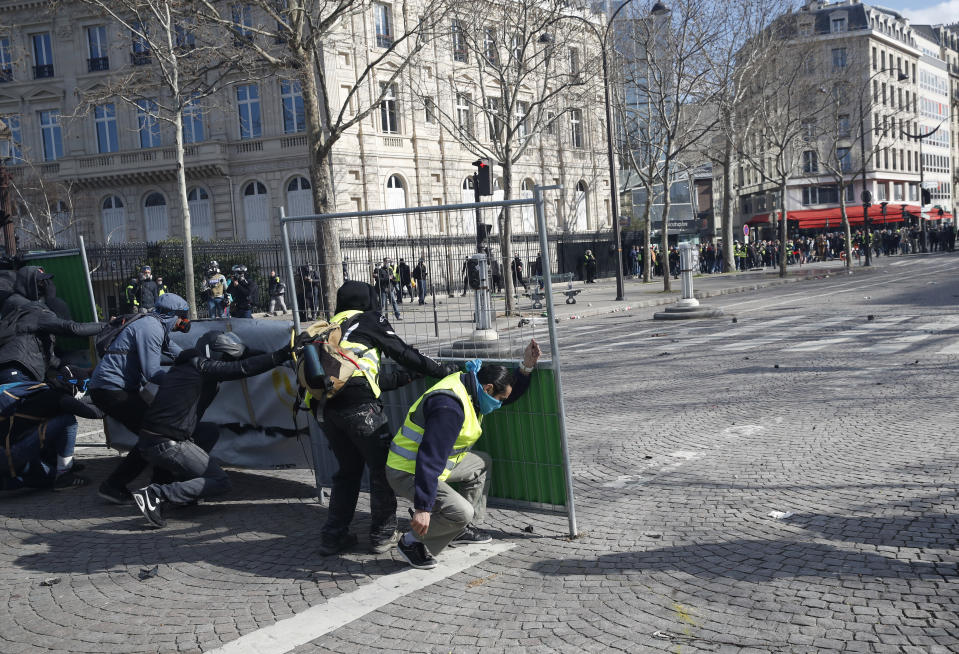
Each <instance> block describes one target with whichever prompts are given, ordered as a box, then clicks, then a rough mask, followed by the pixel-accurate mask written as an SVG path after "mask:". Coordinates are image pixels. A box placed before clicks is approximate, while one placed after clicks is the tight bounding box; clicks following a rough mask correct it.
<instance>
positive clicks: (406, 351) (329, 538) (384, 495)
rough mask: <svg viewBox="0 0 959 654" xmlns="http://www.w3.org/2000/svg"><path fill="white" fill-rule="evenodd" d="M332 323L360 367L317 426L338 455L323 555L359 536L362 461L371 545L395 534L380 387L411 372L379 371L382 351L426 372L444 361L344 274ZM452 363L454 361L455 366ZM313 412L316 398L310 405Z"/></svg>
mask: <svg viewBox="0 0 959 654" xmlns="http://www.w3.org/2000/svg"><path fill="white" fill-rule="evenodd" d="M332 322H335V323H339V324H340V325H342V330H343V336H342V339H341V340H340V347H342V348H344V349H346V350H349V351H350V352H351V353H352V355H353V356H355V357H356V359H357V361H358V362H359V363H360V365H361V366H362V370H360V371H357V372H355V373H354V374H353V377H352V378H351V379H350V380H349V381H348V382H347V383H346V385H344V386H343V388H342V389H341V390H340V392H339V393H337V394H336V395H335V396H333V397H332V398H330V399H329V400H328V401H327V402H326V405H325V406H324V407H323V414H322V415H323V432H324V433H325V434H326V438H327V440H329V443H330V449H331V450H332V451H333V455H334V456H335V457H336V461H337V464H338V469H337V471H336V474H335V475H333V488H332V491H331V494H330V508H329V512H328V513H327V518H326V524H325V525H323V529H322V531H321V534H320V548H319V551H320V554H322V555H323V556H329V555H332V554H336V553H337V552H342V551H343V550H346V549H349V548H350V547H352V546H353V545H355V544H356V543H357V537H356V536H355V535H354V534H351V533H350V531H349V530H350V523H351V522H352V521H353V514H354V513H355V511H356V501H357V499H358V497H359V493H360V481H361V480H362V478H363V468H364V467H368V468H369V470H370V514H371V517H372V525H371V526H370V535H369V537H370V549H371V550H372V551H373V552H385V551H386V550H388V549H389V548H390V547H391V546H392V545H393V544H394V543H396V540H397V539H398V538H399V534H398V532H397V531H396V495H395V494H394V493H393V489H392V488H390V485H389V483H387V481H386V472H385V467H386V457H387V454H388V452H389V447H390V439H391V438H392V436H393V434H392V432H391V431H390V427H389V425H388V424H387V419H386V414H385V413H384V411H383V402H382V401H381V400H380V392H381V390H384V389H385V390H390V389H393V388H397V387H399V386H403V385H405V384H407V383H409V382H410V381H411V380H412V377H411V375H410V374H409V372H407V371H406V370H403V369H397V371H396V372H395V373H394V374H393V375H389V376H388V375H385V374H383V373H382V372H381V370H380V359H381V357H382V355H383V354H386V355H388V356H389V357H390V359H392V360H393V361H395V362H397V363H398V364H400V365H401V366H403V367H404V368H406V369H408V370H410V371H413V372H416V373H419V374H421V375H430V376H431V377H437V378H441V377H445V376H446V375H448V374H449V373H450V372H451V369H450V367H449V366H444V365H442V364H440V363H437V362H436V361H434V360H433V359H431V358H429V357H428V356H426V355H424V354H421V353H420V352H419V351H418V350H417V349H416V348H414V347H411V346H410V345H407V344H406V343H405V342H404V341H403V339H401V338H400V337H399V336H397V335H396V333H395V332H394V331H393V327H392V326H391V325H390V323H389V321H388V320H387V318H386V316H385V315H381V314H380V313H379V312H378V311H377V291H376V289H374V288H373V287H372V286H371V285H370V284H366V283H364V282H359V281H348V282H345V283H344V284H343V286H341V287H340V288H339V290H338V291H337V292H336V313H335V314H334V315H333V318H332ZM454 369H455V367H454ZM311 408H312V410H313V411H314V413H315V412H316V411H317V407H316V404H315V403H314V404H313V406H312V407H311Z"/></svg>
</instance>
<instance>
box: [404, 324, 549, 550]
mask: <svg viewBox="0 0 959 654" xmlns="http://www.w3.org/2000/svg"><path fill="white" fill-rule="evenodd" d="M539 355H540V349H539V345H538V344H537V343H536V341H535V340H531V341H530V342H529V345H527V346H526V351H525V352H524V353H523V363H522V365H521V366H520V367H519V368H518V369H517V370H515V371H514V372H512V373H511V372H510V371H509V370H508V369H507V368H506V367H505V366H498V365H483V362H482V361H480V360H479V359H475V360H473V361H470V362H468V363H467V364H466V372H464V373H459V372H457V373H454V374H452V375H449V376H448V377H445V378H443V379H441V380H440V381H439V382H437V383H436V384H434V385H433V386H432V387H431V388H430V389H429V390H427V391H426V393H424V394H423V395H422V396H421V397H420V398H419V399H418V400H417V401H416V402H415V403H414V404H413V406H412V407H410V410H409V412H408V413H407V415H406V422H404V423H403V427H402V428H400V430H399V431H398V432H397V434H396V436H394V437H393V442H392V443H391V444H390V453H389V456H388V457H387V459H386V478H387V480H388V481H389V483H390V485H391V486H392V487H393V490H394V491H396V494H397V495H398V496H400V497H405V498H406V499H408V500H410V501H411V502H413V509H414V510H413V519H412V521H411V522H410V527H411V528H412V531H409V532H407V533H406V534H404V535H403V537H402V538H401V539H400V541H399V543H397V549H398V550H399V553H400V555H401V556H402V557H403V558H404V559H406V561H407V562H408V563H409V564H410V565H411V566H413V567H414V568H420V569H429V568H434V567H436V559H435V558H433V557H434V556H436V555H438V554H439V553H440V552H442V551H443V549H444V548H446V546H447V545H449V544H450V543H451V542H459V543H488V542H489V541H490V540H492V539H491V538H490V536H489V535H488V534H484V533H483V532H480V531H477V530H476V529H475V528H474V527H473V525H474V524H477V523H479V522H482V520H483V518H484V517H485V515H486V495H487V493H488V490H489V483H488V475H489V468H490V463H491V461H490V458H489V456H488V455H487V454H484V453H482V452H471V451H470V450H471V449H472V447H473V445H474V444H475V443H476V441H477V440H479V437H480V436H481V435H482V434H483V429H482V420H483V416H484V415H486V414H488V413H490V412H492V411H495V410H496V409H498V408H500V406H502V405H503V404H511V403H513V402H515V401H516V400H518V399H519V398H520V397H522V395H523V393H525V392H526V389H527V388H529V381H530V374H531V373H532V372H533V369H534V368H535V367H536V362H537V361H538V360H539ZM450 484H457V485H458V486H459V492H457V491H456V490H454V489H453V488H452V486H450Z"/></svg>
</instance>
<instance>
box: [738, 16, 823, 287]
mask: <svg viewBox="0 0 959 654" xmlns="http://www.w3.org/2000/svg"><path fill="white" fill-rule="evenodd" d="M795 34H796V20H795V16H793V15H786V16H783V17H780V18H779V19H777V20H776V21H775V22H774V23H773V24H772V25H771V26H770V27H769V28H768V30H767V31H766V32H765V33H764V35H763V38H764V39H770V40H785V41H789V43H787V46H786V47H783V48H777V49H776V50H775V51H774V52H773V54H772V56H770V57H769V58H767V59H765V60H764V61H763V62H762V65H758V66H756V67H755V68H754V69H753V70H752V71H750V72H749V73H748V74H747V75H745V76H744V77H743V79H742V83H743V84H746V85H747V86H748V88H749V94H748V96H747V97H746V98H745V99H744V101H743V103H742V104H743V105H744V110H745V113H744V116H745V120H744V121H743V123H742V132H741V134H742V136H741V137H740V138H739V139H738V140H737V154H738V155H739V157H740V159H741V160H742V161H743V162H744V163H745V164H746V165H748V166H749V167H750V168H751V169H752V170H754V171H755V172H756V173H757V175H758V176H759V178H760V179H761V181H762V182H763V183H769V184H772V185H773V186H774V187H775V189H776V193H777V197H778V208H779V211H780V225H779V242H780V248H779V275H780V277H785V276H786V260H787V259H786V257H787V252H786V250H787V248H786V241H787V237H788V228H787V220H788V212H787V211H786V190H787V187H788V185H789V182H790V180H791V179H793V178H794V177H795V176H796V175H797V174H798V173H800V171H801V170H802V168H803V167H804V164H805V168H806V169H809V168H810V167H811V166H810V162H809V160H808V157H809V155H804V154H803V153H804V152H806V151H807V148H806V143H807V141H808V136H807V134H808V130H809V122H810V121H813V120H817V119H819V118H820V117H821V115H822V114H823V112H824V110H825V108H826V106H827V105H828V103H827V102H826V100H825V95H824V94H822V93H820V92H819V86H820V82H818V81H817V80H818V78H817V77H816V76H815V75H814V71H815V53H814V52H813V51H812V50H811V49H809V48H806V47H804V46H802V45H801V44H799V43H797V42H795V41H790V40H791V39H793V38H794V36H795ZM804 156H805V157H806V158H807V160H806V162H804V161H803V157H804Z"/></svg>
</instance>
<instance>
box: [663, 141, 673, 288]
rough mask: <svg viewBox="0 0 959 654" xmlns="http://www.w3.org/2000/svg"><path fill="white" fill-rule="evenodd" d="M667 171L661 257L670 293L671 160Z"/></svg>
mask: <svg viewBox="0 0 959 654" xmlns="http://www.w3.org/2000/svg"><path fill="white" fill-rule="evenodd" d="M664 170H666V171H667V172H666V173H665V174H664V175H663V177H664V178H665V179H666V180H667V181H665V183H664V184H663V229H662V240H661V243H662V245H661V246H660V250H661V252H660V257H662V259H663V291H664V292H666V293H669V292H670V291H671V290H672V288H671V287H670V283H669V220H668V219H669V181H668V180H669V172H668V170H669V161H668V160H667V161H666V168H664Z"/></svg>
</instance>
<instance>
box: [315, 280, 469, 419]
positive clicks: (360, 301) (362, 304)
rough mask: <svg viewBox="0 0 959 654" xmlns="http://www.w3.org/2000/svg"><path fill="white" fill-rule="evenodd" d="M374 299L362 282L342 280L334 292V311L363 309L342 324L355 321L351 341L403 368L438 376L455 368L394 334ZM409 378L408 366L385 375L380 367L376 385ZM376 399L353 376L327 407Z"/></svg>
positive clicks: (394, 384) (345, 326)
mask: <svg viewBox="0 0 959 654" xmlns="http://www.w3.org/2000/svg"><path fill="white" fill-rule="evenodd" d="M376 303H377V297H376V290H375V289H374V288H373V287H372V286H370V285H369V284H367V283H365V282H357V281H348V282H344V284H343V286H341V287H340V288H339V290H338V291H337V292H336V313H340V312H342V311H348V310H350V309H353V310H357V311H362V312H363V313H361V314H360V315H358V316H355V317H353V318H351V319H350V320H348V321H346V322H345V323H344V324H343V329H344V330H345V329H349V328H351V327H352V326H353V325H354V324H355V325H356V328H355V329H353V330H352V331H351V332H350V341H352V342H354V343H361V344H363V345H368V346H370V347H375V348H377V349H378V350H379V351H380V353H381V354H383V355H386V356H388V357H389V358H391V359H393V361H395V362H396V363H398V364H400V365H401V366H403V368H407V369H408V370H410V371H413V372H415V373H419V374H420V375H429V376H431V377H436V378H437V379H441V378H443V377H445V376H446V375H447V374H449V373H450V372H451V371H452V369H454V368H451V367H450V366H445V365H443V364H441V363H438V362H437V361H434V360H433V359H431V358H429V357H428V356H426V355H424V354H422V353H421V352H420V351H419V350H417V349H416V348H415V347H412V346H410V345H408V344H407V343H406V342H405V341H404V340H403V339H402V338H400V337H399V336H397V335H396V332H394V331H393V326H392V325H390V323H389V321H388V320H387V319H386V317H385V316H380V315H379V314H378V313H377V312H376V310H375V309H376ZM412 379H413V377H412V376H411V375H410V373H409V372H408V371H407V370H402V369H394V373H393V374H392V375H388V374H386V373H385V372H384V370H383V369H382V367H381V369H380V378H379V386H380V388H381V389H382V390H391V389H394V388H399V387H400V386H404V385H405V384H408V383H409V382H410V381H411V380H412ZM375 401H376V398H375V397H374V396H373V390H372V389H371V388H370V385H369V384H368V383H367V382H366V380H365V379H364V378H362V377H354V378H352V379H351V380H350V381H348V382H347V383H346V385H345V386H344V387H343V389H342V390H341V391H340V392H339V393H337V394H336V395H335V396H334V397H332V398H331V399H330V400H329V401H328V402H327V403H326V407H327V408H330V409H343V408H346V407H350V406H355V405H357V404H363V403H368V402H375Z"/></svg>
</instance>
